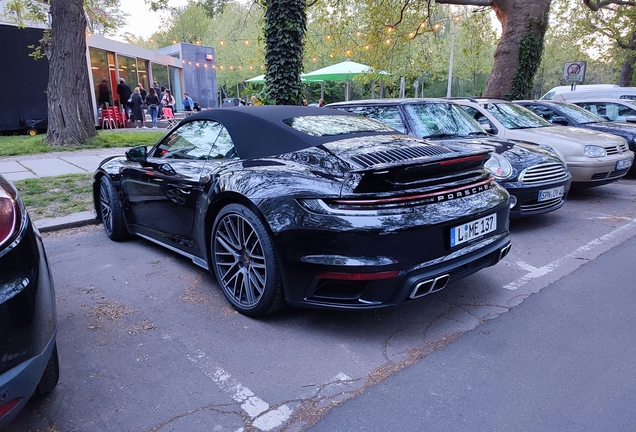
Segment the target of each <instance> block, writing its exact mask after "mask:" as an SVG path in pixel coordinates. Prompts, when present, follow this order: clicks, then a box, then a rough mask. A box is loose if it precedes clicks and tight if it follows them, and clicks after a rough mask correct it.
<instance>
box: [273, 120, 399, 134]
mask: <svg viewBox="0 0 636 432" xmlns="http://www.w3.org/2000/svg"><path fill="white" fill-rule="evenodd" d="M283 123H285V124H286V125H288V126H291V127H293V128H294V129H296V130H298V131H300V132H303V133H306V134H307V135H311V136H316V137H322V136H334V135H348V134H355V133H365V132H395V130H394V129H392V128H390V127H388V126H385V125H383V124H382V123H379V122H377V121H375V120H371V119H368V118H365V117H358V116H352V115H326V116H303V117H292V118H288V119H285V120H283Z"/></svg>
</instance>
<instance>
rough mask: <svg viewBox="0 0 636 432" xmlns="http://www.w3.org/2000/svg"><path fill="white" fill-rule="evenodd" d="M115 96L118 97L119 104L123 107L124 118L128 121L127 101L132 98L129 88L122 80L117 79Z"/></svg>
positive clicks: (128, 104) (128, 108)
mask: <svg viewBox="0 0 636 432" xmlns="http://www.w3.org/2000/svg"><path fill="white" fill-rule="evenodd" d="M117 94H118V95H119V103H120V104H121V105H122V106H123V108H124V112H125V113H126V117H128V120H130V102H128V100H129V99H130V97H131V96H132V90H130V86H129V85H128V84H126V81H125V80H124V79H123V78H119V84H117Z"/></svg>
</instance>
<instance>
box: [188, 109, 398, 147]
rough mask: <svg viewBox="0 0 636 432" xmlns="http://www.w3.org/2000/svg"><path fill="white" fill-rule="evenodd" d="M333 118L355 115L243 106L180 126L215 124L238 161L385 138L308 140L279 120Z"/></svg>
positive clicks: (194, 117)
mask: <svg viewBox="0 0 636 432" xmlns="http://www.w3.org/2000/svg"><path fill="white" fill-rule="evenodd" d="M334 115H337V116H346V115H355V114H350V113H345V112H341V111H334V110H328V109H325V108H317V107H306V106H287V105H268V106H246V107H233V108H213V109H211V110H206V111H201V112H199V113H197V114H193V115H191V116H189V117H187V118H186V119H184V120H182V122H181V124H184V123H189V122H192V121H196V120H214V121H218V122H219V123H221V124H223V125H224V126H225V127H226V129H227V131H228V132H229V134H230V136H231V137H232V141H233V142H234V145H235V147H236V150H237V152H238V154H239V156H240V157H241V159H253V158H259V157H267V156H275V155H279V154H283V153H289V152H293V151H297V150H302V149H306V148H309V147H315V146H318V145H321V144H324V143H328V142H332V141H338V140H341V139H345V138H352V137H354V136H361V135H380V134H387V132H365V133H359V134H351V135H346V136H343V135H332V136H311V135H308V134H306V133H303V132H301V131H299V130H296V129H294V128H293V127H291V126H288V125H286V124H285V123H283V120H285V119H289V118H293V117H301V116H334ZM392 133H397V132H392Z"/></svg>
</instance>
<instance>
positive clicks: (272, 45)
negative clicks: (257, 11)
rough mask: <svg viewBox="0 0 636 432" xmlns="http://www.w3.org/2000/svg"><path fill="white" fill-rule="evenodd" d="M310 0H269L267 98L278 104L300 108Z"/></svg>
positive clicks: (267, 19)
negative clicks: (307, 11)
mask: <svg viewBox="0 0 636 432" xmlns="http://www.w3.org/2000/svg"><path fill="white" fill-rule="evenodd" d="M306 7H307V5H306V0H266V1H265V25H264V33H265V44H266V47H267V48H266V52H265V65H266V68H267V73H266V74H265V79H266V81H267V97H268V99H269V100H274V101H276V102H275V103H276V105H300V104H301V103H302V100H303V90H302V82H301V80H300V74H301V72H302V67H303V47H304V37H305V32H306V31H307V13H306V10H305V9H306Z"/></svg>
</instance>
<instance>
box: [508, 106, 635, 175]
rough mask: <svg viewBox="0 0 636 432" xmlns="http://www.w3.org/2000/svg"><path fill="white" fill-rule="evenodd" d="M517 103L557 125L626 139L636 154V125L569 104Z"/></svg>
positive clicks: (632, 169) (632, 170)
mask: <svg viewBox="0 0 636 432" xmlns="http://www.w3.org/2000/svg"><path fill="white" fill-rule="evenodd" d="M515 103H517V104H519V105H521V106H523V107H526V108H528V109H529V110H530V111H532V112H533V113H535V114H537V115H539V116H541V117H543V118H544V119H546V120H547V121H549V122H550V123H552V124H555V125H561V126H574V127H579V128H584V129H591V130H595V131H597V132H605V133H610V134H613V135H618V136H619V137H622V138H625V140H626V141H627V144H628V145H629V149H630V150H631V151H633V152H636V123H620V122H613V121H609V120H607V119H604V118H603V117H600V116H598V115H596V114H594V113H592V112H590V111H588V110H587V109H585V108H582V107H580V106H578V105H575V104H573V103H569V102H560V101H541V100H540V101H529V100H523V101H515ZM635 108H636V107H635ZM630 171H631V172H632V173H633V172H634V171H635V168H634V165H632V167H631V168H630Z"/></svg>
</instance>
